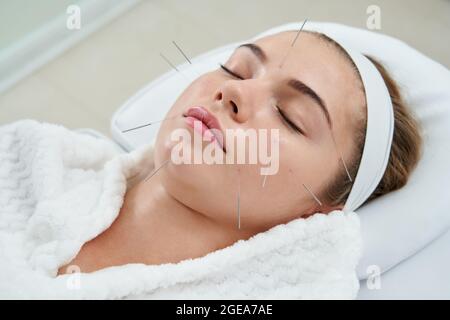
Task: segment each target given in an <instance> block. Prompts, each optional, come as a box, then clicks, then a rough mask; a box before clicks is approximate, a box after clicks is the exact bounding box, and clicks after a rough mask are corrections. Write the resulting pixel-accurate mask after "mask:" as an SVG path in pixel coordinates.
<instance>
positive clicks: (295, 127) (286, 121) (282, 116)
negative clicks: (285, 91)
mask: <svg viewBox="0 0 450 320" xmlns="http://www.w3.org/2000/svg"><path fill="white" fill-rule="evenodd" d="M275 108H276V109H277V111H278V113H279V114H280V116H281V118H282V119H283V120H284V122H285V123H286V124H287V125H288V126H289V127H290V128H291V129H294V130H295V131H296V132H298V133H300V134H301V135H306V134H305V132H304V131H303V130H302V129H301V128H299V127H298V126H297V125H296V124H295V123H293V122H292V121H291V120H290V119H289V118H288V117H287V116H286V114H285V113H284V112H283V111H282V110H281V109H280V107H279V106H275Z"/></svg>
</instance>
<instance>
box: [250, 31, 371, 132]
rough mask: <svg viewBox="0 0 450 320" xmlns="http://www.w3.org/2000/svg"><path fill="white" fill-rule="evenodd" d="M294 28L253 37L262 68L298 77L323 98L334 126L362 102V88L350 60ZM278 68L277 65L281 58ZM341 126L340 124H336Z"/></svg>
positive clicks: (358, 110)
mask: <svg viewBox="0 0 450 320" xmlns="http://www.w3.org/2000/svg"><path fill="white" fill-rule="evenodd" d="M296 35H297V32H296V31H288V32H282V33H278V34H275V35H271V36H268V37H264V38H261V39H259V40H257V41H255V44H257V45H259V46H260V47H261V48H262V49H263V50H264V52H265V53H266V55H267V61H266V63H265V64H266V68H267V69H268V71H269V72H270V71H271V70H272V71H276V72H281V74H282V75H283V76H286V77H293V78H297V79H299V80H301V81H302V82H304V83H306V84H307V85H309V86H310V87H311V88H312V89H313V90H315V91H316V92H317V93H318V94H319V96H320V97H321V98H322V99H323V100H324V101H325V103H326V105H327V107H328V110H329V112H330V116H331V118H332V119H333V123H334V125H335V127H336V128H334V129H335V130H341V131H342V130H343V128H342V127H343V126H345V125H346V124H348V121H347V120H346V119H348V118H349V117H350V118H353V116H355V115H356V114H357V113H359V112H360V111H361V108H363V106H364V92H363V91H362V90H361V84H360V80H359V79H358V76H357V73H356V71H355V70H354V69H353V66H352V65H351V63H350V62H349V61H348V60H347V58H346V57H345V56H344V55H343V54H342V53H341V52H340V51H339V49H338V48H337V47H336V46H335V45H334V44H332V43H330V42H328V41H327V40H324V39H322V38H321V37H320V36H318V35H316V34H313V33H310V32H303V31H302V32H301V33H300V34H299V36H298V38H297V40H296V42H295V45H294V46H291V45H292V42H293V40H294V39H295V37H296ZM282 61H284V62H283V64H282V68H281V69H280V64H281V62H282ZM339 127H341V128H339Z"/></svg>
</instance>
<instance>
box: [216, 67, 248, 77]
mask: <svg viewBox="0 0 450 320" xmlns="http://www.w3.org/2000/svg"><path fill="white" fill-rule="evenodd" d="M220 67H221V68H222V70H224V71H225V72H226V73H228V74H229V75H231V76H233V77H235V78H237V79H239V80H244V77H241V76H240V75H238V74H237V73H235V72H234V71H231V70H230V69H228V68H227V67H225V66H224V65H223V64H220Z"/></svg>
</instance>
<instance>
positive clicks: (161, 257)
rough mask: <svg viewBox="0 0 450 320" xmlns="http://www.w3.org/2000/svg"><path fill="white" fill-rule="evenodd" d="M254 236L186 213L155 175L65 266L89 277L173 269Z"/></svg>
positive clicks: (129, 194) (130, 194)
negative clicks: (128, 269)
mask: <svg viewBox="0 0 450 320" xmlns="http://www.w3.org/2000/svg"><path fill="white" fill-rule="evenodd" d="M255 233H257V232H254V231H250V230H243V229H238V228H236V226H233V227H231V226H224V225H223V224H220V223H219V222H217V221H215V220H213V219H211V218H210V217H208V216H206V215H203V214H201V213H199V212H197V211H195V210H193V209H191V208H189V207H187V206H186V205H184V204H183V203H181V202H180V201H178V200H177V199H175V198H174V197H173V196H172V195H171V194H170V193H169V192H167V190H166V189H165V188H164V186H163V185H162V183H161V181H160V178H159V177H158V174H156V175H154V176H153V177H152V178H151V179H149V180H147V181H144V180H142V181H141V182H139V183H137V184H136V185H135V186H133V187H132V188H131V189H129V190H128V191H127V193H126V195H125V198H124V203H123V205H122V208H121V210H120V213H119V216H118V217H117V219H116V220H115V221H114V223H113V224H112V225H111V226H110V227H109V228H108V229H107V230H105V231H104V232H103V233H101V234H100V235H99V236H98V237H97V238H95V239H93V240H91V241H89V242H88V243H86V244H85V245H84V246H83V248H82V249H81V251H80V252H79V253H78V255H77V257H76V258H75V259H74V260H73V261H72V262H71V263H70V265H74V264H76V265H78V266H79V267H80V268H81V270H82V272H92V271H96V270H98V269H102V268H105V267H109V266H117V265H123V264H127V263H144V264H149V265H150V264H163V263H177V262H180V261H182V260H185V259H193V258H198V257H202V256H204V255H206V254H208V253H210V252H212V251H215V250H218V249H222V248H225V247H227V246H230V245H232V244H233V243H235V242H236V241H238V240H240V239H248V238H250V237H251V236H252V235H254V234H255ZM63 270H64V269H61V270H60V273H62V272H63Z"/></svg>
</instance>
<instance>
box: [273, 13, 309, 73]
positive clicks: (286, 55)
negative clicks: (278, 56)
mask: <svg viewBox="0 0 450 320" xmlns="http://www.w3.org/2000/svg"><path fill="white" fill-rule="evenodd" d="M306 21H308V19H305V20H304V21H303V24H302V26H301V27H300V29H298V31H297V34H296V35H295V38H294V40H293V41H292V43H291V46H290V47H289V48H288V50H287V52H286V54H285V55H284V57H283V60H281V63H280V66H279V67H280V69H281V68H282V67H283V64H284V62H285V61H286V59H287V57H288V55H289V53H290V52H291V49H292V48H293V47H294V45H295V43H296V42H297V39H298V36H299V35H300V32H301V31H302V30H303V27H304V26H305V23H306Z"/></svg>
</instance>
